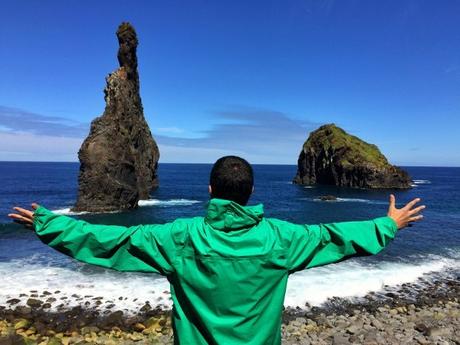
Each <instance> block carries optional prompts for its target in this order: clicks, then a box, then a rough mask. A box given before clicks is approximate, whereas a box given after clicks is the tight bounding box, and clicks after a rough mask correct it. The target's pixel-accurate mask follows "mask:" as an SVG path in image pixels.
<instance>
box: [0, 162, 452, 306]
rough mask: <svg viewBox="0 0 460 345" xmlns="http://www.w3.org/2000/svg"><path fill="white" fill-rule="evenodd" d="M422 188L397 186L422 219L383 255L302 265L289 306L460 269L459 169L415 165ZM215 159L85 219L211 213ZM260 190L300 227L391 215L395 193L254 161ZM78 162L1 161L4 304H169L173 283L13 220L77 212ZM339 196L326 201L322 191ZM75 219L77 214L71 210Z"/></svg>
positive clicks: (184, 168)
mask: <svg viewBox="0 0 460 345" xmlns="http://www.w3.org/2000/svg"><path fill="white" fill-rule="evenodd" d="M406 169H407V170H408V171H409V173H410V174H411V176H412V178H413V180H414V185H413V186H414V187H413V188H412V189H410V190H405V191H393V192H394V194H395V195H396V199H397V203H398V204H399V205H403V204H404V203H406V202H408V201H409V200H411V199H413V198H415V197H420V198H422V200H423V204H425V205H426V206H427V209H426V210H425V211H424V216H425V218H424V220H423V221H422V222H420V223H417V224H415V225H414V226H413V227H410V228H407V229H405V230H403V231H401V232H400V233H399V234H398V236H397V238H396V239H395V240H394V241H393V243H392V244H391V245H390V246H389V247H388V248H387V249H385V250H384V251H383V252H382V253H380V254H379V255H376V256H372V257H361V258H353V259H351V260H348V261H345V262H342V263H339V264H333V265H329V266H324V267H319V268H315V269H311V270H307V271H302V272H299V273H296V274H294V275H293V276H291V278H290V281H289V284H288V292H287V295H286V299H285V305H287V306H301V307H302V306H304V305H305V303H307V302H308V303H310V304H313V305H319V304H321V303H322V302H324V301H325V300H326V299H327V298H329V297H333V296H338V297H353V296H362V295H364V294H365V293H367V292H369V291H378V290H379V289H381V288H382V286H384V285H390V286H392V285H394V286H396V285H397V284H401V283H405V282H413V281H415V280H416V279H417V278H419V277H421V276H423V275H424V274H425V273H429V272H432V271H435V272H439V273H440V274H442V272H443V271H447V270H449V269H458V268H459V258H460V168H431V167H407V168H406ZM210 170H211V165H208V164H160V167H159V177H160V187H159V188H158V189H157V190H156V191H154V192H153V193H152V195H151V199H150V200H145V201H141V202H140V205H141V206H140V207H139V208H138V209H136V210H133V211H129V212H121V213H110V214H80V215H77V216H78V217H80V218H83V219H85V220H87V221H89V222H94V223H101V224H119V225H126V226H129V225H135V224H141V223H165V222H168V221H172V220H174V219H175V218H178V217H192V216H196V215H204V213H205V207H206V203H207V201H208V199H209V196H208V194H207V184H208V178H209V173H210ZM254 171H255V181H256V182H255V192H254V195H253V197H252V198H251V201H250V203H252V204H255V203H263V204H264V205H265V214H266V216H268V217H276V218H281V219H285V220H288V221H291V222H295V223H306V224H315V223H327V222H336V221H347V220H365V219H370V218H374V217H379V216H383V215H385V214H386V211H387V206H388V202H387V200H388V195H389V191H386V190H373V191H367V190H358V189H349V188H336V187H324V186H322V187H318V186H314V187H304V186H298V185H294V184H292V183H291V181H292V178H293V176H294V175H295V173H296V167H295V166H286V165H284V166H283V165H254ZM77 177H78V164H77V163H29V162H28V163H25V162H24V163H19V162H0V180H1V181H2V183H1V184H0V277H2V279H0V305H3V304H5V302H6V300H8V299H9V298H13V297H17V296H18V295H19V294H21V293H28V292H29V291H30V290H51V289H59V290H60V291H61V293H62V294H63V295H66V296H67V297H68V298H67V299H66V302H65V303H66V304H68V305H69V306H72V305H76V304H78V303H79V302H78V301H77V300H75V298H72V297H71V296H72V294H75V292H76V291H79V293H80V294H85V295H99V296H103V297H105V298H106V299H108V300H112V301H115V303H116V304H117V306H118V307H120V308H122V309H125V310H129V311H135V310H136V309H137V308H138V307H139V306H140V305H141V304H142V303H143V302H145V301H146V300H149V301H154V303H153V304H158V305H160V306H163V307H166V308H167V307H169V306H170V300H169V298H168V292H167V291H168V288H169V287H168V283H167V281H166V280H165V279H164V278H162V277H160V276H158V275H155V274H150V275H149V274H136V273H129V274H128V273H119V272H114V271H110V270H106V269H102V268H99V267H94V266H90V265H86V264H83V263H79V262H77V261H75V260H73V259H71V258H68V257H66V256H64V255H62V254H60V253H57V252H55V251H54V250H52V249H50V248H48V247H47V246H45V245H43V244H42V243H41V242H40V241H39V240H38V239H37V238H36V237H35V235H34V234H33V232H31V231H28V230H25V229H23V228H21V227H20V226H19V225H17V224H14V223H11V222H10V221H9V219H8V218H7V216H6V215H7V213H9V212H10V209H11V207H12V206H14V205H22V206H27V205H29V204H30V203H31V202H37V203H39V204H42V205H44V206H45V207H47V208H49V209H51V210H55V211H56V212H58V213H61V214H67V215H69V214H70V215H71V213H70V210H69V209H70V207H71V206H72V205H73V203H74V202H75V200H76V195H77ZM326 194H327V195H329V194H332V195H336V196H337V197H338V200H337V201H333V202H324V201H319V199H318V197H319V196H321V195H326ZM72 216H74V215H72Z"/></svg>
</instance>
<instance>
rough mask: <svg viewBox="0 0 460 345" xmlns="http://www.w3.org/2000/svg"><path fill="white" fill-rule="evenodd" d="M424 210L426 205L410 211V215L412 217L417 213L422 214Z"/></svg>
mask: <svg viewBox="0 0 460 345" xmlns="http://www.w3.org/2000/svg"><path fill="white" fill-rule="evenodd" d="M424 209H425V205H422V206H419V207H416V208H414V209H412V210H410V211H409V214H410V215H413V214H417V213H419V212H421V211H422V210H424Z"/></svg>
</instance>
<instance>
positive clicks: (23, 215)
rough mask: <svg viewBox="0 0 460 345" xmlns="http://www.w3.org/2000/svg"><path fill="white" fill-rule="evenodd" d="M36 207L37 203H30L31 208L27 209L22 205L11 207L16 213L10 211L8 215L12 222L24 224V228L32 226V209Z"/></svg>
mask: <svg viewBox="0 0 460 345" xmlns="http://www.w3.org/2000/svg"><path fill="white" fill-rule="evenodd" d="M37 208H38V205H37V204H35V203H34V204H32V210H27V209H25V208H22V207H13V210H15V211H16V213H10V214H9V215H8V217H10V218H11V219H12V220H13V221H14V222H16V223H19V224H22V225H24V226H25V227H26V228H30V229H32V228H33V224H34V211H35V210H36V209H37Z"/></svg>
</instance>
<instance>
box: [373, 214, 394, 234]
mask: <svg viewBox="0 0 460 345" xmlns="http://www.w3.org/2000/svg"><path fill="white" fill-rule="evenodd" d="M374 221H375V222H376V223H377V224H378V225H383V226H385V227H387V228H389V229H390V230H391V232H392V233H393V235H395V234H396V232H397V231H398V224H396V222H395V221H394V219H393V218H391V217H388V216H386V217H380V218H376V219H374Z"/></svg>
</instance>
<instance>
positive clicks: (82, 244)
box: [34, 206, 175, 275]
mask: <svg viewBox="0 0 460 345" xmlns="http://www.w3.org/2000/svg"><path fill="white" fill-rule="evenodd" d="M34 228H35V232H36V234H37V235H38V237H39V238H40V240H41V241H42V242H44V243H45V244H47V245H49V246H50V247H52V248H54V249H56V250H58V251H60V252H62V253H64V254H66V255H68V256H71V257H73V258H75V259H77V260H79V261H83V262H86V263H89V264H93V265H98V266H102V267H106V268H112V269H115V270H117V271H137V272H154V273H160V274H163V275H168V274H169V273H171V272H172V271H173V264H172V261H173V260H174V254H175V245H174V241H173V239H172V235H171V224H164V225H138V226H133V227H123V226H116V225H96V224H90V223H87V222H85V221H82V220H76V219H73V218H70V217H66V216H60V215H57V214H54V213H52V212H51V211H49V210H47V209H46V208H44V207H41V206H40V207H39V208H38V209H37V210H36V211H35V213H34Z"/></svg>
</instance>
